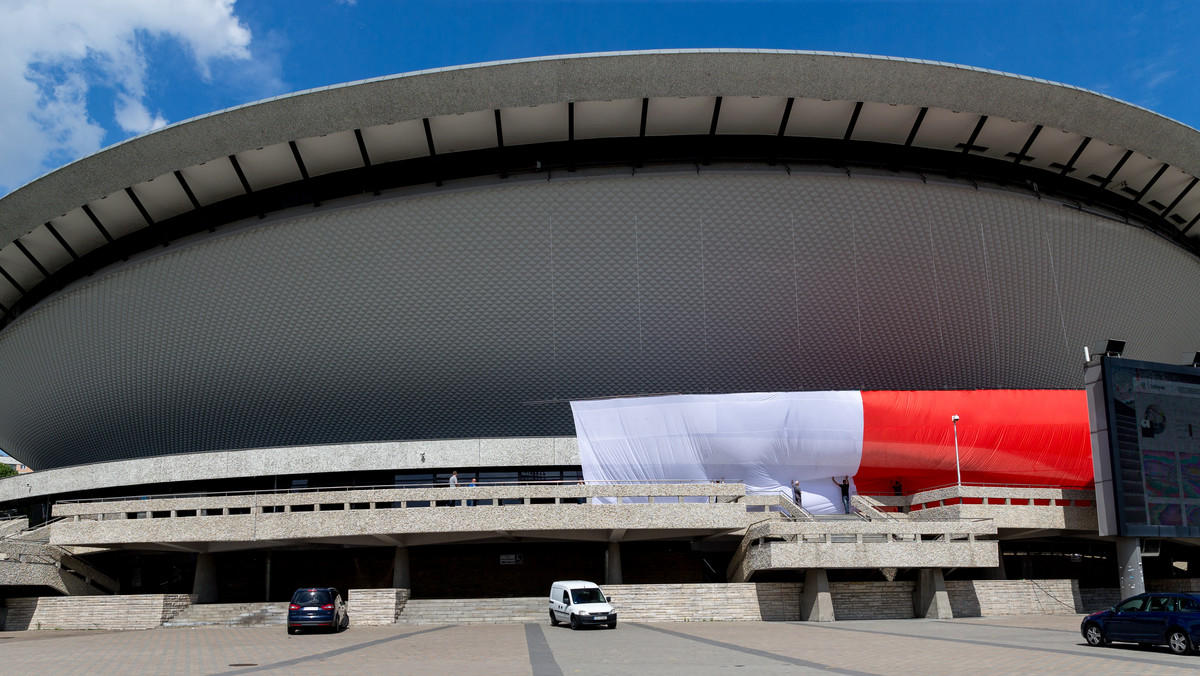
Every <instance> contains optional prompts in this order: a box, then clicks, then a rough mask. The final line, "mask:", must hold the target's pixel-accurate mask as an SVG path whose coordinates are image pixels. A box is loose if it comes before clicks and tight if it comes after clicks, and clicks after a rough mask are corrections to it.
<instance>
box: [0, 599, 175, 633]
mask: <svg viewBox="0 0 1200 676" xmlns="http://www.w3.org/2000/svg"><path fill="white" fill-rule="evenodd" d="M195 600H196V597H195V596H192V595H188V594H138V595H129V596H61V597H59V596H54V597H48V596H47V597H34V598H14V599H8V601H7V603H8V613H7V617H6V618H5V623H4V629H5V631H21V630H25V629H109V630H111V629H153V628H155V627H160V626H162V623H163V622H166V621H167V620H169V619H171V618H173V617H175V616H176V615H177V614H179V612H180V611H182V610H183V609H184V608H187V607H188V606H190V605H191V604H192V603H194V602H195Z"/></svg>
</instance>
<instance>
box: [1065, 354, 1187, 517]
mask: <svg viewBox="0 0 1200 676" xmlns="http://www.w3.org/2000/svg"><path fill="white" fill-rule="evenodd" d="M1088 381H1089V382H1088V391H1089V393H1088V394H1089V396H1088V400H1089V407H1090V415H1091V418H1092V440H1093V454H1094V456H1093V462H1094V464H1095V469H1096V493H1097V495H1096V498H1097V502H1098V505H1099V507H1100V515H1099V516H1100V521H1101V528H1100V530H1101V534H1106V535H1121V536H1129V537H1200V369H1197V368H1193V367H1190V366H1171V365H1167V364H1156V363H1152V362H1142V361H1132V360H1128V359H1119V358H1114V357H1102V358H1101V368H1100V369H1089V377H1088ZM1114 530H1115V532H1113V531H1114ZM1106 531H1107V532H1106Z"/></svg>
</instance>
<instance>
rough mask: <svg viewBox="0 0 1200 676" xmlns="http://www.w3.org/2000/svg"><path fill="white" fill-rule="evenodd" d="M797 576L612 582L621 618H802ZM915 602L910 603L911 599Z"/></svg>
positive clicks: (607, 589)
mask: <svg viewBox="0 0 1200 676" xmlns="http://www.w3.org/2000/svg"><path fill="white" fill-rule="evenodd" d="M803 586H804V585H803V584H802V583H799V582H743V583H728V584H655V585H635V584H626V585H620V584H608V585H604V586H603V589H604V593H605V594H607V595H608V596H611V597H612V598H613V599H615V601H614V603H613V605H614V606H616V608H617V615H618V617H620V618H621V620H622V621H631V622H722V621H724V622H754V621H759V620H764V621H768V622H772V621H774V622H779V621H796V620H799V619H800V590H801V588H802V587H803ZM910 605H911V603H910Z"/></svg>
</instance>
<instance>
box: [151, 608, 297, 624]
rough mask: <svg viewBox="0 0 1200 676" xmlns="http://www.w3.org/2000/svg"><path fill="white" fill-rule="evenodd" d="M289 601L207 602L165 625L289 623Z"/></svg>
mask: <svg viewBox="0 0 1200 676" xmlns="http://www.w3.org/2000/svg"><path fill="white" fill-rule="evenodd" d="M287 607H288V604H287V603H206V604H202V605H194V606H190V607H188V608H187V609H185V610H184V611H183V612H181V613H179V614H178V615H176V616H175V617H173V618H172V619H170V620H169V621H167V622H164V623H163V626H164V627H214V626H220V627H270V626H282V625H285V624H287Z"/></svg>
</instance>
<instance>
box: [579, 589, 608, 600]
mask: <svg viewBox="0 0 1200 676" xmlns="http://www.w3.org/2000/svg"><path fill="white" fill-rule="evenodd" d="M571 598H573V599H575V603H604V594H601V593H600V590H599V589H572V590H571Z"/></svg>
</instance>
